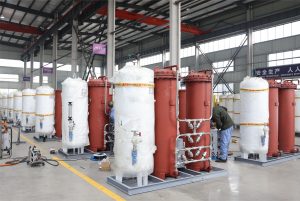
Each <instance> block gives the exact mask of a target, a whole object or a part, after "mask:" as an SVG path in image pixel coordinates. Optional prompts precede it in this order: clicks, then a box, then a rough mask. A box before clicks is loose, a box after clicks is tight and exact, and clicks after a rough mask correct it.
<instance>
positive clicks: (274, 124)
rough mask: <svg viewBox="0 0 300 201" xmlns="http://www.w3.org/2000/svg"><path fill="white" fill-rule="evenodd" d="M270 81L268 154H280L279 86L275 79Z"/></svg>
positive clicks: (272, 155)
mask: <svg viewBox="0 0 300 201" xmlns="http://www.w3.org/2000/svg"><path fill="white" fill-rule="evenodd" d="M268 82H269V149H268V154H267V156H269V157H277V156H278V153H279V151H278V115H279V87H280V84H279V83H277V82H276V81H275V80H268Z"/></svg>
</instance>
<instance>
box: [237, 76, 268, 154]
mask: <svg viewBox="0 0 300 201" xmlns="http://www.w3.org/2000/svg"><path fill="white" fill-rule="evenodd" d="M240 97H241V102H240V137H241V140H240V148H241V151H242V152H243V153H258V154H262V155H265V154H267V152H268V144H269V129H268V126H267V125H268V123H269V84H268V82H267V81H266V80H264V79H262V78H256V77H255V78H250V77H245V78H244V80H243V81H242V82H241V84H240Z"/></svg>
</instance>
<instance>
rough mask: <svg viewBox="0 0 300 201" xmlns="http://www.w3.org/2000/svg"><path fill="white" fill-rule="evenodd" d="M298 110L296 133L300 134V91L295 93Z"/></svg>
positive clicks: (296, 112)
mask: <svg viewBox="0 0 300 201" xmlns="http://www.w3.org/2000/svg"><path fill="white" fill-rule="evenodd" d="M295 98H296V101H295V102H296V110H295V131H296V133H300V90H296V91H295Z"/></svg>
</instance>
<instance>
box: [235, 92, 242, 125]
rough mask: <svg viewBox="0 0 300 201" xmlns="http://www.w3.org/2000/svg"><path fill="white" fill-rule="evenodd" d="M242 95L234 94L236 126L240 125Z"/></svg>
mask: <svg viewBox="0 0 300 201" xmlns="http://www.w3.org/2000/svg"><path fill="white" fill-rule="evenodd" d="M240 102H241V97H240V94H234V98H233V121H234V124H235V125H240Z"/></svg>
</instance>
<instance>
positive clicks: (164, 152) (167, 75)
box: [153, 68, 178, 179]
mask: <svg viewBox="0 0 300 201" xmlns="http://www.w3.org/2000/svg"><path fill="white" fill-rule="evenodd" d="M154 84H155V89H154V97H155V145H156V147H157V150H156V152H155V154H154V173H153V174H154V175H155V176H156V177H159V178H161V179H165V177H166V176H171V177H177V176H178V171H177V168H176V166H175V149H176V137H177V129H176V128H177V121H176V72H175V71H173V70H172V69H167V68H165V69H158V68H155V69H154Z"/></svg>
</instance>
